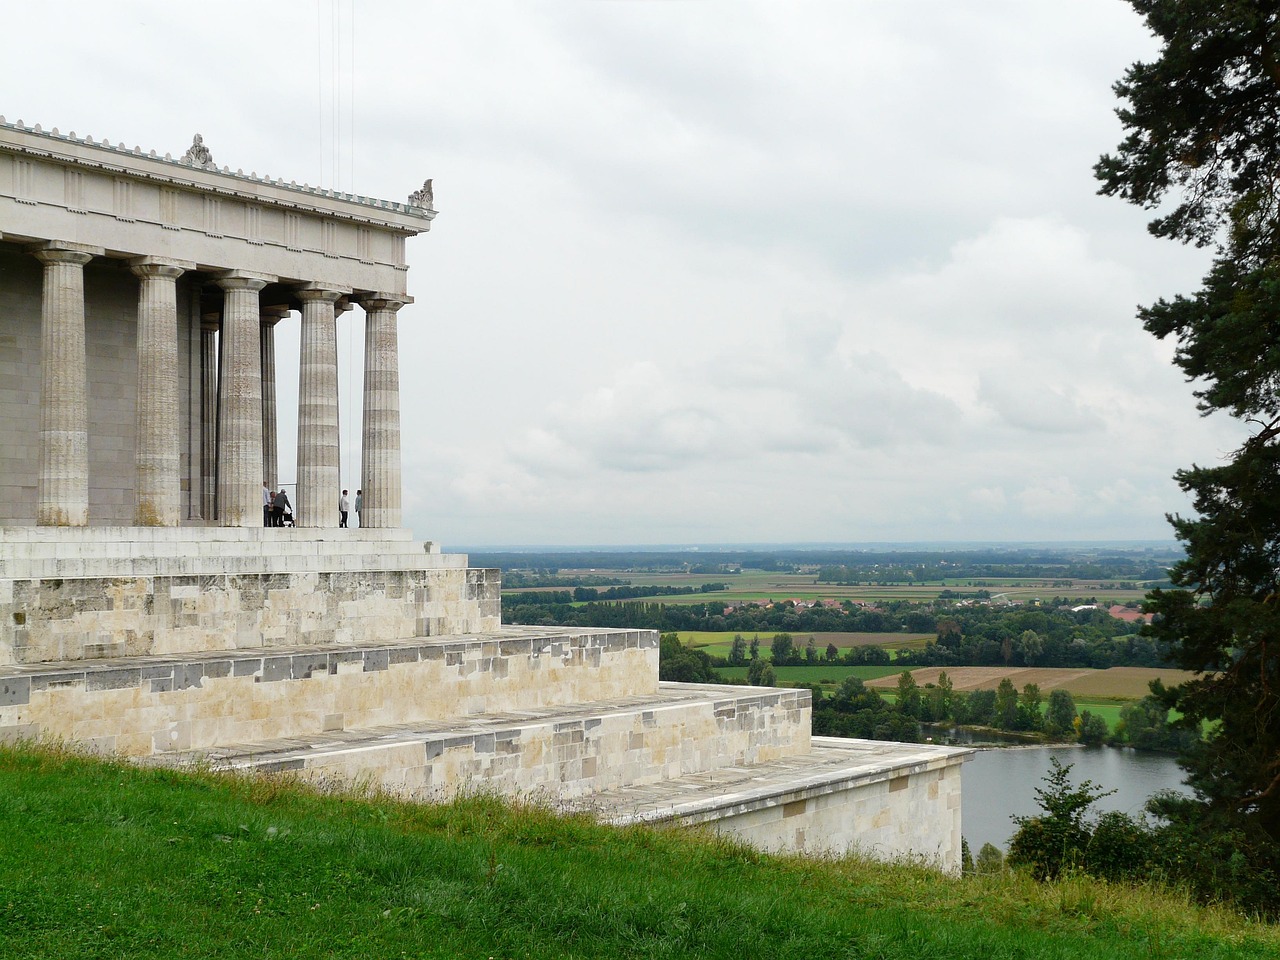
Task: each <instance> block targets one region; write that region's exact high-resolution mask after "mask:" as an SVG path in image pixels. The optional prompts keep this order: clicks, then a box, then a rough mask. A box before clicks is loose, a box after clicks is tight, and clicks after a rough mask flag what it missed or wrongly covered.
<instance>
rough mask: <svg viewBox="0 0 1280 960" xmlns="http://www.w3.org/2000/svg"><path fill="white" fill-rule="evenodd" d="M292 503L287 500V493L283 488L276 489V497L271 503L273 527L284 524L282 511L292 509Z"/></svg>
mask: <svg viewBox="0 0 1280 960" xmlns="http://www.w3.org/2000/svg"><path fill="white" fill-rule="evenodd" d="M292 509H293V504H291V503H290V502H289V495H288V494H287V493H285V492H284V490H277V491H276V498H275V500H274V501H273V502H272V504H271V525H272V526H273V527H283V526H284V513H285V511H286V510H292Z"/></svg>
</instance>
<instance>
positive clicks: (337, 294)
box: [295, 283, 351, 303]
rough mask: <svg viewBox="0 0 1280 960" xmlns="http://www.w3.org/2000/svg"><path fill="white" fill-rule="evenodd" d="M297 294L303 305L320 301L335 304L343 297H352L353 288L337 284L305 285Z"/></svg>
mask: <svg viewBox="0 0 1280 960" xmlns="http://www.w3.org/2000/svg"><path fill="white" fill-rule="evenodd" d="M295 292H296V293H297V294H298V299H299V300H301V301H302V302H303V303H306V302H308V301H314V300H319V301H321V302H323V301H328V302H330V303H333V302H335V301H337V300H338V299H339V298H341V297H346V296H350V295H351V288H350V287H344V286H342V285H341V284H337V283H304V284H302V285H301V286H300V287H297V288H296V290H295Z"/></svg>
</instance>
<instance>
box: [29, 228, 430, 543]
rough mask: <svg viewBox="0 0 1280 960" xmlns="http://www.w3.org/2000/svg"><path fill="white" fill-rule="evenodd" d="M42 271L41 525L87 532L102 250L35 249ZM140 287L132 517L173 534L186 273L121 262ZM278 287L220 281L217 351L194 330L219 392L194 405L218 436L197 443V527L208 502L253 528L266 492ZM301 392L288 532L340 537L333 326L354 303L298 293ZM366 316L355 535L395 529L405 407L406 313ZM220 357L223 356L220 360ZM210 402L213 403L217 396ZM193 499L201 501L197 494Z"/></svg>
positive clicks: (227, 522) (369, 306) (209, 383)
mask: <svg viewBox="0 0 1280 960" xmlns="http://www.w3.org/2000/svg"><path fill="white" fill-rule="evenodd" d="M33 253H34V254H35V256H36V257H37V258H38V259H39V260H40V262H41V263H43V264H44V283H43V296H42V301H41V398H40V465H39V479H38V492H37V507H36V522H37V523H39V524H41V525H48V526H83V525H85V524H87V523H88V520H89V455H88V449H89V444H88V420H89V408H88V376H87V367H86V352H85V333H84V329H85V324H84V266H85V264H87V263H88V262H89V261H90V260H91V259H93V257H95V256H102V255H103V253H104V251H103V250H102V249H101V248H94V247H87V246H83V245H79V244H68V243H54V242H49V243H44V244H41V245H40V246H39V247H38V248H37V249H35V250H33ZM129 267H130V269H131V270H132V271H133V273H134V274H135V275H136V276H137V277H138V278H139V283H140V291H139V297H138V328H137V366H138V383H137V423H136V437H137V440H136V461H137V481H136V508H135V515H134V518H135V523H136V524H137V525H139V526H176V525H177V524H178V523H179V522H180V519H181V493H180V490H181V478H180V464H181V458H180V456H179V449H180V447H179V443H180V431H179V417H178V411H179V404H178V310H177V279H178V277H180V276H181V275H182V274H183V273H184V272H186V271H188V270H192V269H194V268H195V264H194V263H189V262H185V261H181V260H171V259H164V258H159V257H139V258H136V259H133V260H130V261H129ZM275 279H276V278H275V277H271V276H268V275H265V274H257V273H250V272H247V271H227V272H225V273H223V274H221V275H219V276H218V277H217V278H216V282H217V284H218V286H219V287H221V288H222V291H223V309H222V315H221V322H220V324H219V326H218V327H217V328H216V329H218V330H220V331H221V339H220V341H219V342H218V347H219V348H220V349H218V350H215V346H214V332H215V328H214V327H213V326H212V325H211V324H205V326H204V327H203V328H202V337H201V352H202V363H203V368H204V369H205V370H206V371H208V370H212V369H213V365H214V363H215V362H216V363H217V369H218V372H219V376H218V378H217V381H216V386H215V383H214V381H213V380H212V378H210V377H206V378H205V381H204V383H203V384H202V398H201V400H202V403H203V404H204V405H205V409H206V410H210V409H213V410H216V417H217V432H216V435H215V434H214V433H213V431H208V432H207V433H206V436H205V437H204V438H203V440H202V452H203V454H204V461H205V463H206V465H208V464H212V463H216V464H217V470H216V475H217V479H216V487H215V486H214V484H213V483H212V482H211V479H209V478H208V474H209V473H210V471H209V470H208V469H207V468H206V470H205V475H206V480H205V483H206V487H205V489H204V490H203V491H201V492H200V493H201V494H202V495H203V499H204V506H205V516H206V518H208V517H210V516H211V515H212V511H210V510H209V507H210V506H212V505H211V504H210V503H209V500H210V499H212V497H211V496H210V495H213V496H216V504H217V507H216V514H217V523H218V524H219V525H220V526H227V527H242V526H259V525H260V524H261V523H262V494H261V491H262V482H263V479H264V478H269V480H270V482H271V483H272V485H273V486H274V481H275V478H276V471H277V469H278V465H277V464H276V463H275V456H276V454H275V450H276V443H275V440H276V438H275V424H276V416H275V405H276V398H275V336H274V324H275V322H276V321H278V320H279V319H280V318H281V317H282V316H283V312H280V313H272V312H270V311H269V312H267V313H266V314H264V311H263V309H262V307H261V305H260V303H259V294H260V293H261V291H262V290H263V288H265V287H266V286H267V284H268V283H270V282H274V280H275ZM296 292H297V296H298V299H299V300H301V302H302V339H301V357H300V370H299V383H298V486H297V494H296V499H297V504H296V505H295V511H294V522H295V524H296V525H298V526H301V527H332V526H336V525H337V498H338V492H339V489H340V482H341V479H340V476H339V433H338V373H337V371H338V350H337V324H336V317H337V312H338V303H339V300H340V299H341V298H343V297H344V296H346V295H348V294H350V293H351V291H350V290H347V289H342V288H339V287H335V286H331V285H325V284H318V283H312V284H305V285H303V286H302V287H301V288H300V289H298V290H297V291H296ZM358 302H360V303H362V305H363V306H364V308H365V311H366V331H365V365H364V411H363V456H362V461H361V473H360V476H361V488H362V489H363V491H364V501H363V510H362V513H361V518H360V520H361V526H364V527H379V528H387V527H398V526H400V506H401V501H400V497H401V488H400V402H399V359H398V352H397V341H396V312H397V311H398V310H399V309H400V308H401V307H402V306H404V304H405V302H407V298H405V299H403V300H402V299H392V298H388V297H385V296H384V297H378V298H368V299H362V300H360V301H358ZM215 353H217V354H219V355H218V356H216V357H215ZM215 390H216V395H215V393H214V391H215ZM192 495H193V496H195V495H197V493H196V492H195V491H193V494H192Z"/></svg>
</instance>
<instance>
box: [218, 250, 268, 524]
mask: <svg viewBox="0 0 1280 960" xmlns="http://www.w3.org/2000/svg"><path fill="white" fill-rule="evenodd" d="M273 280H275V278H274V277H269V276H265V275H263V274H259V273H247V272H245V271H241V270H236V271H231V272H228V273H226V274H223V275H222V276H221V277H219V279H218V286H220V287H221V288H222V289H223V292H224V294H225V296H224V298H223V306H222V337H221V340H222V343H221V346H222V363H221V368H220V370H219V376H218V389H219V394H218V525H219V526H223V527H260V526H261V525H262V481H263V472H262V354H261V353H260V347H259V334H258V324H259V322H260V321H259V315H260V310H259V307H258V293H259V291H261V290H262V288H263V287H265V286H266V285H267V284H268V283H270V282H272V281H273Z"/></svg>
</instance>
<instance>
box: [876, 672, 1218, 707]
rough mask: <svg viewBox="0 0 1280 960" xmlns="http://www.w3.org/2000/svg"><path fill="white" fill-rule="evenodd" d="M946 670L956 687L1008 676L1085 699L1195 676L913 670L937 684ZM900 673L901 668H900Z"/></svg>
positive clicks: (1139, 692) (1131, 694)
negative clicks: (1151, 682) (940, 674)
mask: <svg viewBox="0 0 1280 960" xmlns="http://www.w3.org/2000/svg"><path fill="white" fill-rule="evenodd" d="M944 669H945V670H946V674H947V678H948V679H949V680H950V681H951V685H952V687H953V688H954V689H956V690H994V689H995V688H996V687H997V686H999V684H1000V681H1001V680H1002V679H1004V678H1005V677H1008V678H1009V680H1010V681H1012V683H1013V685H1014V686H1015V687H1016V688H1017V689H1019V690H1021V689H1022V688H1023V687H1024V686H1026V685H1027V684H1028V683H1034V684H1036V685H1037V686H1038V687H1039V688H1040V690H1041V692H1042V693H1046V694H1047V693H1048V692H1049V691H1050V690H1055V689H1059V688H1061V689H1064V690H1066V691H1068V692H1069V693H1070V694H1071V695H1072V697H1077V696H1078V697H1080V698H1081V699H1085V700H1090V699H1093V700H1140V699H1142V698H1143V697H1145V696H1146V695H1147V693H1148V689H1147V684H1148V683H1149V682H1150V681H1152V680H1155V679H1156V678H1159V679H1160V680H1162V681H1164V683H1165V685H1166V686H1169V685H1173V684H1176V683H1182V682H1183V681H1184V680H1189V679H1191V677H1192V676H1193V675H1192V674H1191V673H1190V672H1189V671H1185V670H1168V669H1161V668H1158V667H1111V668H1110V669H1108V670H1089V669H1083V668H1082V669H1064V668H1061V667H1030V668H1017V667H1013V668H1010V667H950V668H940V667H921V668H919V669H916V670H912V671H911V675H912V676H913V677H915V680H916V683H918V684H920V685H921V686H924V685H925V684H926V683H936V682H937V680H938V674H939V673H941V672H943V670H944ZM899 672H901V671H899ZM896 684H897V680H896V679H893V678H887V679H886V678H881V679H878V680H871V681H868V683H867V686H869V687H877V688H892V687H894V686H896Z"/></svg>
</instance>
